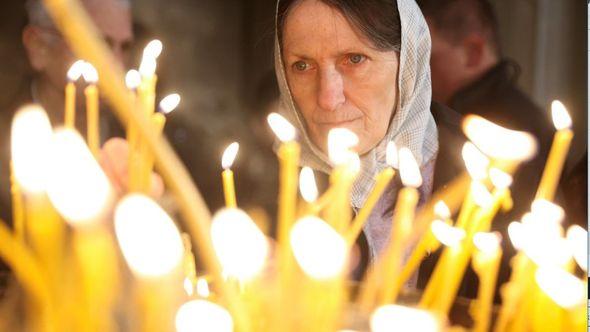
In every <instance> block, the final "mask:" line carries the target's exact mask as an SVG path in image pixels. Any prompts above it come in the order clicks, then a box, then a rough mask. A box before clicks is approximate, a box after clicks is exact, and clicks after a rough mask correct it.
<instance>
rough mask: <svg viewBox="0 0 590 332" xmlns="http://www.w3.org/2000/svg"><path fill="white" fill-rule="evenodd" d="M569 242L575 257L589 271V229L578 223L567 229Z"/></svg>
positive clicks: (583, 268)
mask: <svg viewBox="0 0 590 332" xmlns="http://www.w3.org/2000/svg"><path fill="white" fill-rule="evenodd" d="M566 239H567V243H568V246H569V248H570V251H571V253H572V255H573V256H574V259H575V260H576V262H577V263H578V265H579V266H580V268H582V270H584V271H586V272H588V231H587V230H585V229H584V228H582V227H580V226H578V225H572V226H571V227H570V228H569V229H568V230H567V236H566Z"/></svg>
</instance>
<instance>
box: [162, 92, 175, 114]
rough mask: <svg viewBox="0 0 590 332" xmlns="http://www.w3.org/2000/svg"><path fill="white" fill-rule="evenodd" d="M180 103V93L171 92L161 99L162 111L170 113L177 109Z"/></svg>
mask: <svg viewBox="0 0 590 332" xmlns="http://www.w3.org/2000/svg"><path fill="white" fill-rule="evenodd" d="M178 104H180V95H179V94H178V93H173V94H169V95H167V96H166V97H164V98H163V99H162V101H160V111H162V113H164V114H168V113H170V112H172V111H174V110H175V109H176V107H178Z"/></svg>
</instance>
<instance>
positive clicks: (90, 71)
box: [82, 62, 100, 158]
mask: <svg viewBox="0 0 590 332" xmlns="http://www.w3.org/2000/svg"><path fill="white" fill-rule="evenodd" d="M82 75H83V76H84V80H85V81H86V83H87V84H88V86H87V87H86V89H84V95H85V96H86V118H87V121H86V125H87V140H88V147H89V148H90V151H91V152H92V155H94V157H95V158H98V153H99V150H100V127H99V109H98V87H97V86H96V82H98V72H97V71H96V69H95V68H94V66H92V65H91V64H90V63H88V62H86V63H85V66H84V71H83V72H82Z"/></svg>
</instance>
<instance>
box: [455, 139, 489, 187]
mask: <svg viewBox="0 0 590 332" xmlns="http://www.w3.org/2000/svg"><path fill="white" fill-rule="evenodd" d="M461 155H462V156H463V161H464V162H465V167H466V168H467V172H468V173H469V175H470V176H471V178H472V179H474V180H478V181H481V180H483V179H485V178H486V177H487V173H488V166H489V164H490V160H489V159H488V157H486V156H485V155H484V154H483V153H482V152H481V151H479V149H478V148H477V147H476V146H475V145H473V143H471V142H466V143H465V144H464V145H463V149H462V150H461Z"/></svg>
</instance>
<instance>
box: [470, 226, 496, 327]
mask: <svg viewBox="0 0 590 332" xmlns="http://www.w3.org/2000/svg"><path fill="white" fill-rule="evenodd" d="M500 241H501V240H500V236H499V234H497V233H476V234H475V235H474V236H473V243H474V244H475V247H476V248H477V250H476V251H475V253H474V255H473V262H472V264H473V269H474V271H475V272H476V273H477V276H478V278H479V290H478V294H477V305H476V306H474V307H473V311H474V312H473V314H472V315H473V316H474V320H475V327H474V331H476V332H486V331H489V328H490V322H491V318H492V317H491V315H492V305H493V303H494V292H495V288H496V281H497V279H498V270H499V268H500V261H501V258H502V249H501V248H500Z"/></svg>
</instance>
